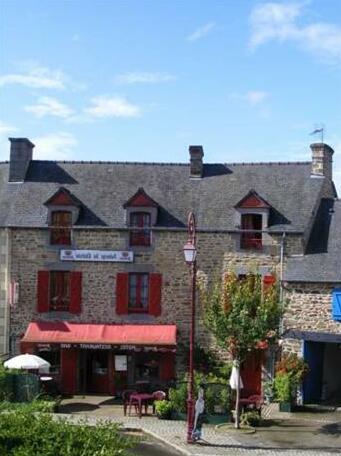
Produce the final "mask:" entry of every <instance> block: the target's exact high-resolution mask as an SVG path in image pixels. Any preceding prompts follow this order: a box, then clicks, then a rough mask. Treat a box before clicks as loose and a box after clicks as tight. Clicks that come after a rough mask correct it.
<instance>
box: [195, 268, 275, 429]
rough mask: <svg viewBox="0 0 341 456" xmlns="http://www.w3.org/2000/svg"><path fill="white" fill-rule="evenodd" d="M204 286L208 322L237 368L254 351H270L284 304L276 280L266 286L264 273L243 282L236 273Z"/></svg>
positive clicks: (201, 293) (237, 417)
mask: <svg viewBox="0 0 341 456" xmlns="http://www.w3.org/2000/svg"><path fill="white" fill-rule="evenodd" d="M199 286H200V295H201V299H202V303H203V306H204V321H205V324H206V326H207V327H208V329H209V330H210V331H211V332H212V333H213V335H214V336H215V338H216V340H217V343H218V345H219V346H221V347H222V348H224V349H226V350H227V351H228V352H229V353H230V355H231V357H232V359H233V361H234V364H235V366H236V368H237V374H238V379H239V375H240V373H239V367H240V363H241V362H243V361H244V360H245V358H246V356H247V354H249V353H250V352H252V351H253V350H256V349H261V348H266V347H267V346H268V344H269V343H274V342H275V340H276V338H277V337H278V331H279V321H280V317H281V313H282V312H281V304H280V300H279V289H278V286H277V284H276V282H275V281H273V282H272V283H267V284H266V285H265V283H264V284H263V280H262V276H261V275H260V274H248V275H247V276H246V277H245V278H243V279H242V280H241V279H239V278H238V276H237V275H236V274H234V273H232V274H229V275H225V276H224V278H223V280H219V281H216V282H214V283H213V284H212V285H211V286H208V287H205V286H204V285H203V284H201V285H199ZM236 396H237V397H236V423H235V425H236V427H237V428H239V421H240V419H239V418H240V417H239V413H240V411H239V401H240V387H239V385H238V388H237V395H236Z"/></svg>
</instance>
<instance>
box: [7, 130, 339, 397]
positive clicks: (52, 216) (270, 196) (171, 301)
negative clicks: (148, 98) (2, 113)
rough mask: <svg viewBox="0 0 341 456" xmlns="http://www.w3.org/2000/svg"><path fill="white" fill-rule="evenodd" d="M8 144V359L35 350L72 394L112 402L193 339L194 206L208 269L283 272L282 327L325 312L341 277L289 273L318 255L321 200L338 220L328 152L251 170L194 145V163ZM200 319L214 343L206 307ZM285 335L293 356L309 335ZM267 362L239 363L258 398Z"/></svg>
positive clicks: (319, 148) (173, 365)
mask: <svg viewBox="0 0 341 456" xmlns="http://www.w3.org/2000/svg"><path fill="white" fill-rule="evenodd" d="M10 141H11V149H10V160H9V162H3V163H1V164H0V226H1V229H0V243H1V250H0V255H1V266H0V268H1V269H0V343H1V346H0V351H1V352H3V353H4V354H11V355H13V354H16V353H19V352H20V351H24V352H35V353H40V354H41V355H42V356H43V357H45V358H46V359H49V360H50V362H51V364H52V367H53V370H54V372H55V374H56V375H59V377H60V382H61V385H62V389H63V390H64V391H67V392H71V393H73V392H76V391H79V392H86V391H87V392H88V391H90V392H106V393H108V392H110V393H117V392H118V391H120V390H122V389H123V388H125V387H126V386H127V385H129V384H132V383H136V382H144V381H149V382H153V383H155V384H158V385H161V386H162V385H163V384H164V383H166V382H169V381H170V380H172V379H173V378H174V377H175V376H176V373H177V371H178V370H179V366H180V365H181V359H182V356H183V353H184V351H186V350H187V349H188V340H189V322H190V300H189V282H188V269H187V266H186V264H185V262H184V258H183V245H184V244H185V242H186V240H187V216H188V213H189V211H193V212H194V213H195V216H196V221H197V232H198V235H197V237H198V246H197V247H198V256H197V261H198V268H199V271H200V274H204V275H205V276H206V277H208V279H210V280H213V278H214V277H217V276H219V275H220V274H221V273H222V271H229V270H231V269H233V270H234V271H235V272H236V273H237V274H239V275H244V274H245V273H247V272H248V271H252V270H254V269H255V268H257V269H258V271H259V272H260V273H261V274H262V275H263V276H264V280H265V279H267V278H269V277H271V275H272V274H274V273H275V274H276V275H277V276H278V277H279V278H280V279H281V283H284V285H285V287H284V289H283V291H284V293H285V295H287V294H289V288H291V289H292V290H293V291H290V299H291V298H292V299H291V300H290V303H291V304H290V306H288V310H287V317H286V320H285V325H286V330H287V331H289V330H292V331H294V332H295V330H296V328H297V326H295V325H296V320H295V318H296V317H295V315H296V313H297V316H298V318H299V317H300V315H301V313H300V312H299V310H298V309H297V308H298V307H299V304H298V303H299V302H300V300H302V299H306V295H309V294H313V295H314V296H315V297H316V299H317V300H319V302H320V304H321V307H322V306H323V305H324V306H325V308H324V310H323V309H322V310H321V312H325V313H327V311H326V308H327V307H328V305H329V307H330V302H329V301H328V299H330V295H331V293H332V290H334V287H335V285H337V281H334V282H333V283H331V287H329V288H328V286H327V285H325V284H324V285H323V287H320V286H319V285H318V283H314V284H313V285H311V286H312V287H315V288H314V289H312V290H310V288H309V287H310V285H309V284H307V281H306V280H304V281H303V282H304V283H303V284H301V283H300V282H296V281H293V280H292V276H290V271H295V268H296V269H297V268H298V269H300V270H303V269H302V268H303V263H304V262H305V261H306V260H307V261H310V260H309V259H307V258H308V256H309V258H310V257H311V255H314V253H313V252H312V251H311V249H312V248H313V246H315V244H316V243H315V242H314V239H315V238H316V239H317V240H318V238H319V235H318V233H317V231H318V227H319V226H320V225H319V222H318V220H321V219H322V220H326V219H325V210H326V204H327V203H326V202H333V204H334V208H335V211H334V215H333V216H332V217H330V214H329V212H330V211H329V212H328V217H329V218H328V220H330V218H331V219H333V217H335V218H336V214H337V210H336V208H337V206H338V204H339V203H338V202H335V201H334V199H335V197H336V192H335V189H334V186H333V183H332V154H333V151H332V149H331V148H330V147H328V146H327V145H325V144H314V145H312V146H311V148H312V161H311V162H298V163H284V162H283V163H246V164H244V163H240V164H206V163H204V161H203V155H204V153H203V149H202V147H201V146H190V148H189V153H190V161H189V163H186V164H176V163H125V162H124V163H123V162H95V161H94V162H74V161H65V162H63V161H41V160H34V159H33V148H34V145H33V144H32V143H31V142H30V141H29V140H28V139H25V138H11V139H10ZM332 226H333V223H330V227H332ZM330 231H332V230H330ZM315 247H316V246H315ZM327 255H328V254H327ZM300 261H301V263H302V265H300V264H299V262H300ZM328 261H329V260H328V259H326V262H328ZM318 263H319V260H317V264H318ZM287 264H288V265H290V267H289V266H288V269H287ZM304 264H305V263H304ZM307 268H308V269H309V266H307ZM283 274H288V275H286V276H285V277H284V279H285V282H282V279H283ZM294 277H295V278H297V277H299V275H297V276H296V275H295V272H294ZM322 281H323V282H324V280H322ZM296 283H298V284H299V286H297V285H295V284H296ZM305 287H308V288H305ZM314 290H317V293H314ZM327 292H328V298H325V297H324V295H325V294H326V293H327ZM295 293H296V294H295ZM300 293H301V294H302V295H304V296H303V297H302V296H299V294H300ZM307 299H308V298H307ZM327 301H328V302H329V304H328V303H327ZM329 310H330V309H329ZM314 312H315V310H314ZM319 315H320V313H318V314H315V313H313V314H312V315H311V321H312V322H314V323H312V325H315V326H314V328H315V329H316V330H318V331H320V329H319V326H318V325H319V321H318V320H317V318H315V316H316V317H317V316H319ZM326 318H332V317H331V314H330V315H329V316H327V317H326ZM197 321H198V325H197V333H196V340H197V342H198V343H199V344H200V345H204V346H207V344H208V343H211V341H210V337H209V335H208V333H207V330H205V329H204V328H203V326H202V324H201V316H200V308H198V312H197ZM327 326H328V324H327ZM309 329H311V328H309ZM324 329H326V328H324ZM326 331H334V332H336V333H337V331H338V326H337V323H334V326H333V323H330V324H329V326H328V329H326ZM340 334H341V331H340ZM286 337H287V339H285V340H286V342H285V343H286V348H287V349H290V348H291V347H293V348H297V347H298V346H299V343H301V342H299V341H300V340H302V339H304V337H305V336H304V335H300V338H298V335H297V333H296V332H295V334H293V333H292V332H291V333H289V332H288V333H287V336H286ZM262 364H264V354H263V353H255V354H254V356H253V357H252V358H250V360H249V361H248V362H247V363H245V365H244V366H243V370H242V376H243V380H244V384H245V387H246V389H247V391H250V392H251V391H252V392H260V388H261V371H262ZM340 384H341V381H340Z"/></svg>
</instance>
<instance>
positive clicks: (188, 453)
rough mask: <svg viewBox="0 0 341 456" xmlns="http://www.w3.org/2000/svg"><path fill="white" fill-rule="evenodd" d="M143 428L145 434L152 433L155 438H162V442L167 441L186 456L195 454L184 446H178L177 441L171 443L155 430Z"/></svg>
mask: <svg viewBox="0 0 341 456" xmlns="http://www.w3.org/2000/svg"><path fill="white" fill-rule="evenodd" d="M141 430H142V431H143V432H144V433H145V434H149V435H151V436H152V437H154V439H156V440H160V442H162V443H165V444H166V445H168V446H169V447H172V448H174V449H175V450H177V451H179V453H182V454H184V455H186V456H193V453H191V452H190V451H187V450H185V449H184V448H182V447H180V446H178V445H177V444H176V443H171V442H169V440H167V439H165V438H164V437H160V435H158V434H156V433H155V432H153V431H149V430H147V429H144V428H141Z"/></svg>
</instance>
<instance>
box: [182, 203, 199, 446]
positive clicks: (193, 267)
mask: <svg viewBox="0 0 341 456" xmlns="http://www.w3.org/2000/svg"><path fill="white" fill-rule="evenodd" d="M183 250H184V256H185V261H186V263H187V264H188V266H189V267H190V277H191V323H190V338H189V372H188V395H187V443H193V441H194V440H193V423H194V400H193V383H194V375H193V374H194V372H193V371H194V369H193V351H194V334H195V295H196V273H197V262H196V256H197V250H196V232H195V217H194V214H193V212H190V213H189V214H188V241H187V242H186V244H185V245H184V249H183Z"/></svg>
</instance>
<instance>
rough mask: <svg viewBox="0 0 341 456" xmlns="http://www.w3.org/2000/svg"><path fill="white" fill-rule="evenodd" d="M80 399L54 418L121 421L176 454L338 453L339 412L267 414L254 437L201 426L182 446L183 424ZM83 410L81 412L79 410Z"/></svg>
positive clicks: (260, 455) (296, 455)
mask: <svg viewBox="0 0 341 456" xmlns="http://www.w3.org/2000/svg"><path fill="white" fill-rule="evenodd" d="M87 399H89V398H87ZM102 399H103V398H102ZM77 401H78V402H77ZM85 401H86V399H85V400H84V401H83V410H80V409H81V408H82V407H81V405H82V401H80V400H79V399H76V402H75V404H77V406H76V408H77V407H78V408H77V409H78V410H79V411H78V412H74V413H72V414H58V415H59V416H60V417H65V418H67V419H68V420H70V421H72V422H78V421H79V420H81V419H84V418H87V419H88V420H89V422H90V423H91V424H96V423H97V422H99V421H101V420H110V421H111V422H118V423H122V425H123V427H125V428H128V429H129V428H130V429H138V430H142V431H143V432H145V433H147V434H150V435H152V436H153V437H155V438H157V439H159V440H161V441H163V442H164V443H166V444H167V445H169V446H171V447H173V448H174V449H176V450H177V451H179V454H184V455H188V456H239V455H246V454H247V455H248V456H253V455H254V456H256V455H257V456H263V455H264V456H272V455H284V456H322V455H331V454H333V455H335V454H340V453H341V413H337V414H335V413H334V414H331V415H330V416H328V414H322V415H319V414H313V413H307V414H304V416H301V414H299V416H298V417H297V415H296V414H290V416H288V414H282V413H281V414H280V413H279V412H277V411H276V410H272V411H271V410H270V412H268V415H271V419H272V420H273V419H274V418H275V421H266V423H268V424H271V426H265V427H262V428H259V429H257V430H256V432H255V433H254V434H251V435H250V434H239V433H238V435H237V436H236V433H235V432H234V431H232V432H231V431H224V432H223V431H222V430H219V429H217V428H216V427H215V426H214V425H204V427H203V441H201V442H200V443H196V444H193V445H188V444H187V443H185V438H186V423H185V422H184V421H174V420H172V421H168V420H158V419H157V418H155V417H152V416H150V415H148V416H143V418H142V419H139V418H138V417H135V416H131V417H128V416H127V417H124V416H123V412H122V407H120V406H115V405H110V404H105V403H106V402H109V401H104V404H105V405H103V406H101V403H98V404H97V406H96V404H95V403H94V402H95V401H94V398H91V401H90V403H89V401H88V403H86V402H85ZM102 403H103V401H102ZM71 404H72V401H69V400H68V403H67V404H66V405H67V407H70V406H71ZM86 407H88V410H87V411H85V410H84V408H86ZM90 409H91V410H90ZM283 415H284V416H283ZM291 415H294V417H293V416H291Z"/></svg>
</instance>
